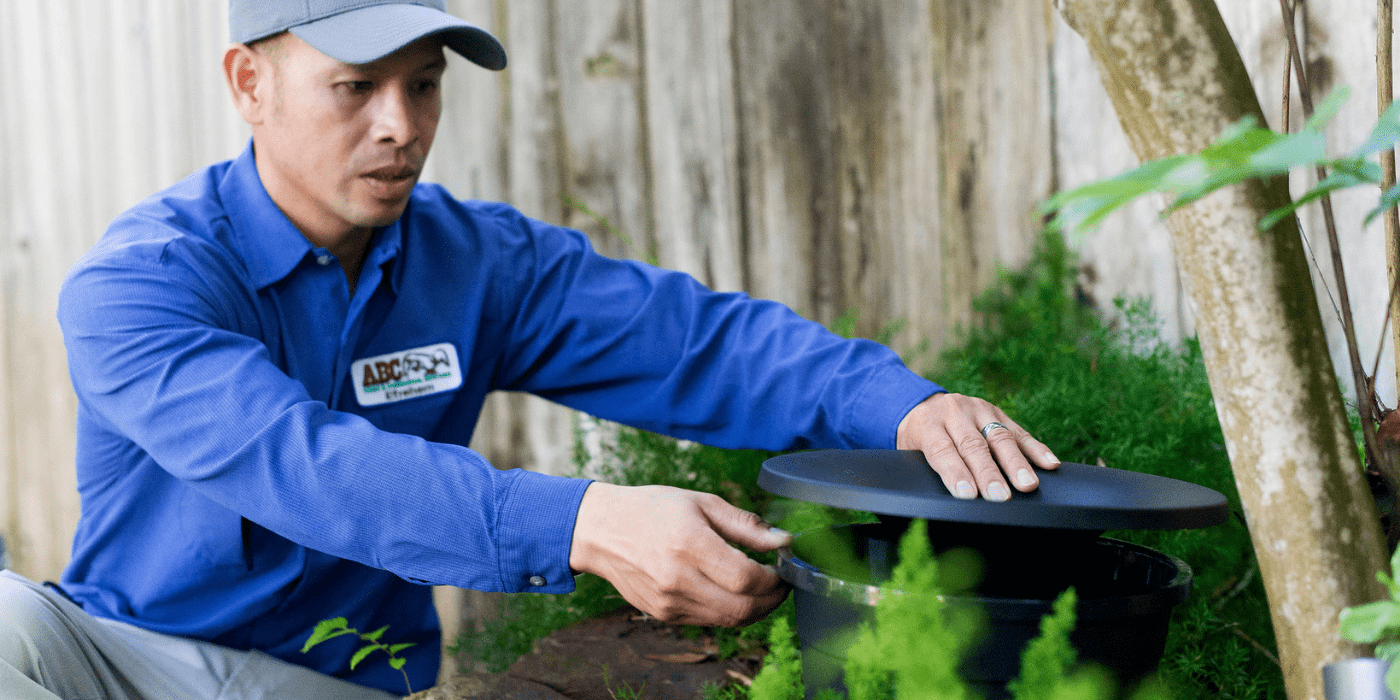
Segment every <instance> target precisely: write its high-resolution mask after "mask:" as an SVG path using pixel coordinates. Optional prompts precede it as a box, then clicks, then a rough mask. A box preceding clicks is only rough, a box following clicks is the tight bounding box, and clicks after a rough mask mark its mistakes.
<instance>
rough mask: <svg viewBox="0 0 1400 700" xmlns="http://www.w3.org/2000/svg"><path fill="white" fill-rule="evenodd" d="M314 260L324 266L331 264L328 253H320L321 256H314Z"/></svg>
mask: <svg viewBox="0 0 1400 700" xmlns="http://www.w3.org/2000/svg"><path fill="white" fill-rule="evenodd" d="M316 262H318V263H320V264H321V266H322V267H324V266H326V265H329V264H331V256H329V255H322V256H321V257H319V258H316Z"/></svg>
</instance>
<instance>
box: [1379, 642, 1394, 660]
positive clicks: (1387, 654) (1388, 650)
mask: <svg viewBox="0 0 1400 700" xmlns="http://www.w3.org/2000/svg"><path fill="white" fill-rule="evenodd" d="M1376 658H1377V659H1385V660H1386V661H1389V662H1391V663H1395V661H1396V660H1397V659H1400V642H1385V643H1383V644H1377V645H1376Z"/></svg>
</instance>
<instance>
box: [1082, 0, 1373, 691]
mask: <svg viewBox="0 0 1400 700" xmlns="http://www.w3.org/2000/svg"><path fill="white" fill-rule="evenodd" d="M1056 5H1057V7H1058V9H1059V10H1060V13H1061V15H1062V16H1063V17H1064V19H1065V21H1066V22H1067V23H1068V24H1069V25H1070V26H1071V27H1073V28H1074V30H1075V31H1077V32H1078V33H1079V34H1080V35H1081V36H1083V37H1084V39H1085V40H1086V41H1087V42H1088V45H1089V50H1090V53H1091V54H1092V55H1093V57H1094V61H1095V63H1096V64H1097V65H1098V68H1099V74H1100V78H1101V79H1102V80H1103V83H1104V86H1105V87H1106V88H1107V90H1108V93H1109V95H1110V97H1111V99H1112V100H1113V104H1114V108H1115V110H1116V111H1117V113H1118V119H1119V121H1120V123H1121V124H1122V126H1123V130H1124V132H1125V133H1126V134H1127V136H1128V140H1129V142H1130V143H1131V144H1132V146H1133V149H1134V151H1135V152H1136V153H1137V155H1138V157H1139V158H1140V159H1142V160H1144V161H1145V160H1151V159H1157V158H1162V157H1165V156H1169V155H1173V154H1178V153H1189V152H1197V151H1200V150H1202V149H1204V148H1205V147H1206V146H1208V145H1209V144H1210V142H1211V141H1212V140H1214V138H1215V137H1216V136H1217V135H1218V134H1219V133H1220V132H1221V130H1223V129H1224V128H1225V127H1226V126H1228V125H1230V124H1232V123H1234V122H1236V121H1238V120H1240V119H1241V118H1243V117H1245V116H1247V115H1255V116H1256V117H1258V119H1259V122H1260V123H1261V124H1262V123H1264V120H1263V115H1262V112H1261V110H1260V108H1259V104H1258V100H1257V98H1256V97H1255V93H1254V89H1253V87H1252V85H1251V84H1250V82H1249V76H1248V75H1247V74H1246V72H1245V68H1244V64H1243V62H1242V61H1241V59H1240V56H1239V53H1238V51H1237V50H1236V48H1235V45H1234V43H1233V41H1231V39H1230V35H1229V33H1228V32H1227V31H1226V28H1225V24H1224V22H1223V21H1222V20H1221V18H1220V14H1219V11H1218V9H1217V8H1216V6H1215V4H1214V2H1213V0H1157V1H1153V0H1056ZM1288 197H1289V195H1288V189H1287V183H1286V182H1285V180H1284V179H1283V178H1275V179H1273V180H1270V181H1266V182H1265V181H1255V182H1249V183H1245V184H1242V185H1238V186H1235V187H1231V188H1228V189H1224V190H1221V191H1219V192H1216V193H1215V194H1212V195H1211V196H1209V197H1207V198H1205V199H1202V200H1200V201H1199V202H1197V203H1195V204H1193V205H1191V206H1188V207H1185V208H1183V209H1180V210H1178V211H1177V212H1176V213H1174V214H1172V215H1171V217H1170V218H1169V219H1168V221H1167V224H1168V227H1169V228H1170V229H1171V232H1172V243H1173V247H1174V250H1175V253H1176V258H1177V264H1178V265H1179V266H1180V268H1181V271H1182V275H1183V277H1184V280H1185V284H1186V287H1187V291H1188V296H1189V299H1190V301H1191V304H1192V305H1193V307H1194V310H1195V312H1196V315H1197V318H1198V322H1197V332H1198V333H1199V336H1200V342H1201V348H1202V351H1203V353H1204V355H1205V361H1206V369H1207V373H1208V375H1209V377H1210V385H1211V390H1212V391H1213V392H1214V394H1215V403H1216V411H1217V413H1218V414H1219V417H1220V423H1221V427H1222V429H1223V430H1224V434H1225V443H1226V448H1227V449H1228V450H1229V454H1230V462H1231V466H1232V468H1233V470H1234V475H1235V482H1236V484H1237V485H1238V486H1239V491H1240V498H1241V500H1242V502H1243V504H1244V508H1245V514H1246V518H1247V520H1248V523H1249V529H1250V534H1251V537H1252V538H1253V541H1254V548H1255V552H1256V554H1257V556H1258V558H1259V565H1260V569H1261V571H1262V573H1263V578H1264V584H1265V589H1266V591H1267V593H1268V597H1269V603H1270V609H1271V611H1272V615H1273V623H1274V630H1275V633H1276V635H1277V638H1278V646H1279V659H1280V662H1281V664H1282V666H1283V673H1284V681H1285V684H1286V686H1287V689H1288V696H1289V697H1290V698H1293V699H1294V700H1302V699H1303V698H1308V699H1312V700H1322V699H1323V688H1322V666H1323V665H1325V664H1327V663H1331V662H1333V661H1337V660H1341V659H1344V658H1349V657H1354V656H1358V655H1361V654H1363V653H1366V651H1367V650H1366V649H1364V648H1361V647H1358V646H1356V645H1353V644H1350V643H1348V642H1346V641H1345V640H1343V639H1342V638H1341V637H1340V636H1339V635H1338V633H1337V616H1338V614H1339V613H1340V612H1341V610H1342V608H1345V607H1347V606H1350V605H1356V604H1359V603H1364V602H1369V601H1372V600H1376V599H1379V598H1381V597H1382V596H1383V595H1384V591H1383V590H1382V588H1381V586H1380V585H1379V584H1378V583H1377V581H1376V580H1375V576H1374V574H1375V572H1376V571H1378V570H1380V569H1381V568H1382V567H1383V566H1384V564H1385V554H1384V545H1383V539H1382V537H1381V533H1380V527H1379V522H1378V519H1377V517H1376V511H1375V505H1374V502H1373V501H1372V498H1371V495H1370V492H1369V490H1368V489H1367V487H1366V484H1365V482H1364V479H1363V476H1362V469H1361V464H1360V462H1359V459H1358V456H1357V451H1356V447H1355V444H1354V442H1353V441H1352V436H1351V431H1350V430H1349V428H1348V425H1347V420H1346V414H1345V410H1344V408H1343V404H1342V397H1341V392H1340V390H1339V388H1338V385H1337V380H1336V377H1334V376H1333V369H1332V363H1331V360H1330V358H1329V357H1328V353H1327V344H1326V339H1325V337H1324V333H1323V325H1322V319H1321V315H1320V313H1319V311H1318V307H1317V301H1316V298H1315V296H1314V291H1313V286H1312V279H1311V277H1310V275H1309V272H1308V267H1307V262H1306V260H1305V258H1304V252H1303V249H1302V244H1301V241H1300V240H1299V235H1298V231H1297V228H1296V223H1295V220H1294V219H1293V218H1292V217H1290V218H1289V219H1287V220H1286V221H1285V222H1283V223H1281V224H1280V225H1279V226H1277V227H1276V228H1275V229H1274V230H1273V231H1271V232H1267V233H1259V232H1258V231H1256V226H1257V224H1258V222H1259V220H1260V218H1261V217H1262V215H1263V214H1264V213H1266V212H1268V211H1270V210H1272V209H1274V208H1277V207H1279V206H1282V205H1284V204H1286V203H1287V202H1288Z"/></svg>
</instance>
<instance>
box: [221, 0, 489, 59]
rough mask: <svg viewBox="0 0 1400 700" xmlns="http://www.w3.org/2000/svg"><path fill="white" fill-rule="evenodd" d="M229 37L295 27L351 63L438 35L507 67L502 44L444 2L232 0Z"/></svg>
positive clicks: (245, 38) (251, 37)
mask: <svg viewBox="0 0 1400 700" xmlns="http://www.w3.org/2000/svg"><path fill="white" fill-rule="evenodd" d="M228 28H229V38H230V39H231V40H232V41H233V42H234V43H239V44H247V43H251V42H254V41H257V40H258V39H264V38H267V37H269V36H272V35H273V34H277V33H278V32H282V31H290V32H291V33H293V34H295V35H297V36H298V37H300V38H301V40H302V41H305V42H306V43H308V44H310V45H311V46H312V47H313V48H315V49H316V50H317V51H320V52H321V53H323V54H325V55H327V56H330V57H331V58H334V59H336V60H337V61H344V62H345V63H369V62H371V61H377V60H379V59H381V58H383V57H385V56H388V55H389V54H391V53H393V52H395V51H397V50H399V49H401V48H403V47H405V46H407V45H409V44H411V43H413V42H415V41H417V40H419V39H422V38H423V37H425V36H429V35H438V36H441V37H442V39H443V43H445V44H446V45H447V47H448V48H450V49H452V50H453V51H456V52H457V53H459V54H462V56H464V57H465V58H466V59H467V60H469V61H471V62H473V63H475V64H477V65H479V66H481V67H483V68H489V69H491V70H501V69H502V68H505V67H506V50H505V48H504V47H502V46H501V42H499V41H497V40H496V37H494V36H491V34H490V33H489V32H487V31H486V30H484V29H481V28H480V27H475V26H473V25H470V24H467V23H466V22H463V21H462V20H460V19H457V18H456V17H453V16H452V15H449V14H447V12H446V5H445V2H444V0H229V3H228Z"/></svg>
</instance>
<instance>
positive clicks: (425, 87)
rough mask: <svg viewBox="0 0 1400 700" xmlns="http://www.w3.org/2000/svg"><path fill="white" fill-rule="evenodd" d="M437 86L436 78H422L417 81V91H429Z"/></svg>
mask: <svg viewBox="0 0 1400 700" xmlns="http://www.w3.org/2000/svg"><path fill="white" fill-rule="evenodd" d="M437 86H438V84H437V81H436V80H424V81H423V82H421V83H418V92H421V93H429V92H432V91H434V90H436V89H437Z"/></svg>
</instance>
